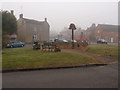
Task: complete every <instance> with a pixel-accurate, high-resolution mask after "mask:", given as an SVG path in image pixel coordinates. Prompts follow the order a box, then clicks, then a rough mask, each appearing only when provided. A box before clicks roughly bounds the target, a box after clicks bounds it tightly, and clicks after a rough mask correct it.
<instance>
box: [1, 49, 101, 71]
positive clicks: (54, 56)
mask: <svg viewBox="0 0 120 90" xmlns="http://www.w3.org/2000/svg"><path fill="white" fill-rule="evenodd" d="M2 53H3V54H2V55H3V58H2V66H3V69H15V68H35V67H39V68H44V67H56V66H71V65H80V64H89V63H103V62H102V61H99V60H96V59H94V58H91V57H88V56H80V55H77V54H73V53H65V52H57V53H55V52H42V51H36V50H32V49H26V48H13V49H4V50H3V52H2Z"/></svg>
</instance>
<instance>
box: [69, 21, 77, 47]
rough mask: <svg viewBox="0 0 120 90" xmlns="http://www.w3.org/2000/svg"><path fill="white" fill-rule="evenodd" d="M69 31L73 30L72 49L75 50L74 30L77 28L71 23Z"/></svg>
mask: <svg viewBox="0 0 120 90" xmlns="http://www.w3.org/2000/svg"><path fill="white" fill-rule="evenodd" d="M69 29H71V30H72V49H74V30H76V27H75V25H74V24H73V23H71V24H70V26H69Z"/></svg>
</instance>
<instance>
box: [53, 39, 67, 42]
mask: <svg viewBox="0 0 120 90" xmlns="http://www.w3.org/2000/svg"><path fill="white" fill-rule="evenodd" d="M54 41H55V42H65V43H67V42H68V40H65V39H55V40H54Z"/></svg>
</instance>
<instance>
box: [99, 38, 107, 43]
mask: <svg viewBox="0 0 120 90" xmlns="http://www.w3.org/2000/svg"><path fill="white" fill-rule="evenodd" d="M97 43H98V44H107V41H106V40H104V39H99V40H98V41H97Z"/></svg>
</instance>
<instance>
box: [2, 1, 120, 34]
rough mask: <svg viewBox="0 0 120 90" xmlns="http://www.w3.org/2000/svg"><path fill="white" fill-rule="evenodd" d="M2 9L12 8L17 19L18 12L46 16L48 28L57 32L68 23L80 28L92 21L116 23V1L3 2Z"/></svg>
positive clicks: (40, 19)
mask: <svg viewBox="0 0 120 90" xmlns="http://www.w3.org/2000/svg"><path fill="white" fill-rule="evenodd" d="M2 9H3V10H9V11H10V10H14V14H15V16H16V17H17V19H18V18H19V14H20V13H23V16H24V17H25V18H30V19H35V20H38V21H43V20H44V18H47V20H48V23H49V24H50V30H52V31H58V32H59V31H61V30H62V29H63V28H64V27H68V26H69V24H70V23H74V24H75V25H76V26H77V27H81V28H82V29H86V28H87V27H90V26H91V24H92V23H95V24H114V25H117V24H118V3H117V2H34V3H33V2H23V3H21V2H16V3H15V2H9V3H8V2H5V3H2Z"/></svg>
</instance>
